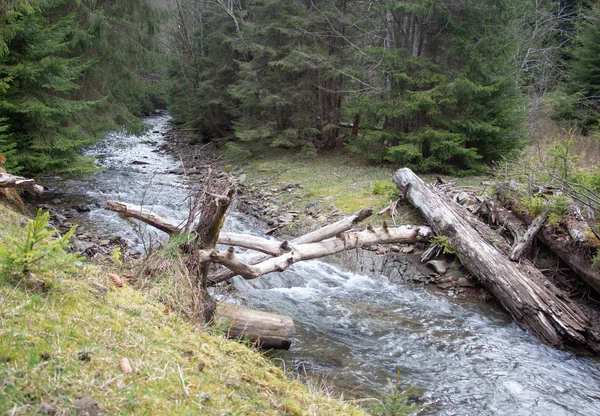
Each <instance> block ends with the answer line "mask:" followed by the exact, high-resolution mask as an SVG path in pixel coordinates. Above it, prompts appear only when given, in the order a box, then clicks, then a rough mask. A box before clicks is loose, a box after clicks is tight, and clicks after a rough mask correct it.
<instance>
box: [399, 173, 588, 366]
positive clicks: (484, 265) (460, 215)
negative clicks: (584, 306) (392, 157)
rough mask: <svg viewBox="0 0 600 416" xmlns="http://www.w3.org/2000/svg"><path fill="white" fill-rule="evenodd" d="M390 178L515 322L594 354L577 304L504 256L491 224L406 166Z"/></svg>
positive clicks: (554, 342) (527, 266) (553, 342)
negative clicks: (449, 200)
mask: <svg viewBox="0 0 600 416" xmlns="http://www.w3.org/2000/svg"><path fill="white" fill-rule="evenodd" d="M393 181H394V183H395V184H396V186H397V187H398V189H400V191H401V192H402V193H403V194H404V195H406V197H407V199H408V200H409V201H410V202H411V203H412V204H413V205H414V206H415V207H417V208H418V209H419V210H420V211H421V213H422V214H423V216H424V217H425V219H426V220H427V221H428V222H429V224H430V225H431V227H432V228H433V230H434V231H435V232H436V233H438V234H440V235H446V236H448V237H449V238H450V242H451V245H452V248H453V249H454V250H455V252H456V255H457V256H458V258H459V260H460V261H461V262H462V264H463V265H464V266H465V267H466V268H467V269H468V270H469V271H470V272H471V273H472V274H473V275H474V276H476V277H477V278H478V279H479V281H480V282H481V283H482V284H483V285H484V286H485V287H487V288H488V290H490V292H492V294H493V295H494V296H495V297H496V298H497V299H498V300H499V301H500V302H501V303H502V305H503V306H504V308H505V309H506V310H507V311H508V312H509V313H510V314H511V315H512V317H513V318H514V319H515V321H516V322H517V323H518V324H519V325H521V326H522V327H524V328H526V329H527V330H529V331H531V333H533V334H534V335H536V336H537V337H538V338H540V339H541V340H542V341H544V342H545V343H547V344H550V345H552V346H555V347H558V348H569V349H573V350H576V351H579V352H583V351H586V352H592V353H595V354H597V353H600V338H599V337H598V335H597V334H596V333H594V332H593V331H592V328H591V327H590V326H589V324H588V322H589V320H588V318H587V317H586V316H585V315H584V314H583V312H581V310H580V309H579V308H578V307H577V305H575V304H574V303H573V302H572V301H571V300H570V299H569V297H568V296H567V295H566V294H565V293H563V292H562V291H560V290H559V289H558V288H557V287H555V286H554V285H553V284H551V283H550V282H549V281H548V280H547V279H545V277H544V275H543V274H542V273H541V272H540V271H539V270H538V269H536V268H535V267H534V266H533V265H532V264H531V263H530V262H529V261H522V262H521V263H515V262H511V261H510V260H508V258H507V257H506V256H507V255H508V252H509V249H510V247H509V246H508V244H506V243H504V242H503V240H502V239H501V238H499V236H498V234H496V233H495V232H494V231H493V230H492V229H491V228H489V227H488V226H487V225H485V224H483V223H481V222H480V221H477V220H476V219H475V218H474V217H473V216H472V214H470V213H469V212H467V211H466V210H465V209H464V208H462V207H461V206H460V205H458V204H456V203H454V202H448V201H446V200H444V199H443V198H441V197H440V196H439V195H437V194H436V193H435V192H433V191H432V189H431V188H429V187H428V186H427V185H425V183H424V182H423V181H422V180H421V179H420V178H419V177H418V176H416V175H415V174H414V173H413V172H412V171H411V170H410V169H407V168H403V169H400V170H398V171H397V172H396V174H395V175H394V177H393Z"/></svg>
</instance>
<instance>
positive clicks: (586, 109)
mask: <svg viewBox="0 0 600 416" xmlns="http://www.w3.org/2000/svg"><path fill="white" fill-rule="evenodd" d="M599 19H600V7H598V6H597V7H594V8H592V9H591V10H590V11H589V12H587V13H586V15H585V16H584V17H583V19H582V20H581V22H580V23H579V24H578V25H577V27H576V36H575V41H576V42H577V47H575V48H574V49H573V53H572V55H573V60H572V63H571V71H570V75H571V79H572V83H571V84H570V85H569V89H570V91H571V93H572V95H571V102H570V103H569V104H571V105H572V106H573V107H574V108H572V109H571V111H568V110H567V111H564V108H563V114H562V115H563V117H564V116H567V117H568V116H571V117H572V118H576V119H578V120H579V122H580V124H581V127H582V128H583V129H584V130H586V131H587V130H588V129H590V128H594V127H595V126H596V125H597V124H598V119H599V116H598V111H599V110H600V25H599V24H598V20H599Z"/></svg>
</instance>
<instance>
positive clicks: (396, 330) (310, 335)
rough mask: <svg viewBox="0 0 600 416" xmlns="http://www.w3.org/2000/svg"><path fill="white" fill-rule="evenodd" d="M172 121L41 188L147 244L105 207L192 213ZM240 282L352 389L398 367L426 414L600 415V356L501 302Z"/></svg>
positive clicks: (117, 138) (298, 281)
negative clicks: (579, 351) (557, 345)
mask: <svg viewBox="0 0 600 416" xmlns="http://www.w3.org/2000/svg"><path fill="white" fill-rule="evenodd" d="M169 120H170V118H169V116H168V115H167V114H165V113H157V114H155V115H153V116H151V117H148V118H146V119H145V123H146V124H147V125H148V127H149V133H147V134H145V135H141V136H131V135H127V134H124V133H118V132H116V133H111V134H109V135H108V137H107V139H106V140H105V141H103V142H102V143H100V144H98V145H97V146H94V147H93V148H90V149H88V150H87V154H89V155H93V156H96V157H97V158H98V159H97V160H98V165H99V166H100V168H101V169H102V171H101V172H100V173H98V174H95V175H92V176H90V177H86V178H81V179H62V178H60V177H51V178H46V181H45V183H43V185H45V186H49V187H50V190H49V195H51V196H52V195H58V196H60V197H61V198H63V199H68V200H69V201H70V202H72V203H77V204H86V205H88V206H89V207H90V208H91V211H90V212H88V213H81V214H80V215H81V216H80V217H79V218H78V222H79V223H83V224H84V225H85V226H87V227H88V228H90V229H93V230H95V231H97V232H101V233H107V234H115V235H119V236H122V237H125V238H128V239H130V240H133V241H136V240H137V244H138V247H139V245H140V243H139V241H140V240H139V233H137V234H136V233H135V232H133V231H132V229H131V226H130V225H129V224H128V223H127V222H125V221H124V220H122V219H120V218H119V217H118V216H117V215H116V214H114V213H111V212H108V211H104V210H103V209H102V208H101V204H102V202H103V201H105V200H107V199H119V200H122V201H125V202H130V203H134V204H144V205H146V206H150V207H151V208H152V210H154V211H155V212H157V213H159V214H161V215H164V216H166V217H171V218H175V219H180V220H181V219H184V218H185V217H186V203H185V199H186V196H187V191H186V189H187V188H186V185H185V184H184V182H183V180H182V177H181V176H179V175H176V174H170V173H167V172H169V171H170V170H172V169H173V168H174V167H176V166H177V165H178V162H177V161H176V160H175V159H174V158H173V157H172V156H170V155H168V154H165V153H164V152H159V151H157V149H158V147H159V146H160V145H161V144H162V143H163V142H164V133H166V132H167V131H168V130H169V128H170V125H169ZM132 162H135V163H132ZM139 162H143V163H147V164H140V163H139ZM225 227H226V228H227V229H228V230H231V231H243V232H247V233H253V234H257V235H262V231H263V230H264V228H265V227H263V225H262V224H260V223H258V222H257V221H256V220H253V219H252V218H251V217H249V216H246V215H244V214H241V213H238V212H235V211H234V212H233V213H232V214H231V215H230V218H229V220H228V222H227V223H226V226H225ZM145 232H146V234H145V235H146V236H147V235H148V232H149V230H146V231H145ZM157 233H158V234H160V232H157ZM338 263H339V261H338ZM235 286H236V287H237V289H238V293H237V294H236V295H235V300H236V301H237V302H239V303H242V304H245V305H248V306H250V307H254V308H257V309H262V310H266V311H270V312H275V313H280V314H284V315H289V316H291V317H292V318H293V319H294V321H295V324H296V335H295V337H294V342H293V344H292V347H291V349H290V351H287V352H284V353H281V354H279V355H278V357H279V358H280V359H281V360H283V362H284V363H285V364H286V366H287V367H288V368H294V367H295V368H296V369H297V370H298V369H299V370H301V371H303V372H304V371H306V372H307V373H309V374H313V375H314V374H318V375H321V376H322V377H324V378H325V379H326V382H327V383H330V384H332V385H334V386H335V387H336V388H337V389H340V390H343V391H345V392H346V396H348V395H350V396H352V395H358V396H360V395H362V394H372V392H373V391H375V390H379V391H381V390H384V389H385V388H386V387H387V385H388V381H389V380H390V379H393V378H395V376H396V372H397V368H398V367H400V369H401V380H402V383H403V385H411V386H414V387H415V389H416V391H418V392H419V394H420V395H421V396H422V397H423V398H424V399H425V401H427V402H430V403H435V404H434V405H432V406H431V407H430V408H429V409H428V411H427V412H428V413H433V414H439V415H585V416H591V415H600V362H599V361H598V360H597V359H591V358H582V357H578V356H575V355H573V354H571V353H567V352H564V351H559V350H556V349H554V348H550V347H548V346H545V345H543V344H542V343H540V342H539V341H538V340H537V339H535V338H534V337H532V336H530V335H529V334H527V333H526V332H524V331H523V330H521V329H520V328H518V327H517V325H515V324H514V323H513V322H512V320H511V318H510V316H508V315H507V314H506V313H505V312H503V311H502V310H501V309H500V308H499V307H498V306H497V305H490V304H486V303H483V302H478V301H476V300H458V299H453V298H451V297H448V296H447V295H446V294H445V293H442V292H439V291H437V290H435V289H429V288H426V287H423V286H421V285H412V284H403V285H396V284H393V283H390V281H389V280H388V279H387V278H386V277H385V276H374V275H371V276H368V275H361V274H355V273H352V272H349V271H345V270H344V268H343V267H340V266H338V265H335V264H333V263H331V262H326V261H309V262H305V263H299V264H296V265H294V266H293V267H292V268H291V269H289V270H287V271H285V272H283V273H274V274H272V275H269V276H265V277H262V278H260V279H257V280H254V281H244V280H241V279H239V280H236V281H235Z"/></svg>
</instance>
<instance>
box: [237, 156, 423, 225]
mask: <svg viewBox="0 0 600 416" xmlns="http://www.w3.org/2000/svg"><path fill="white" fill-rule="evenodd" d="M252 153H253V155H254V156H252V157H250V158H246V159H244V161H243V162H242V164H241V165H240V160H239V159H238V160H233V159H229V161H230V162H231V163H232V164H235V165H236V166H241V167H242V168H243V169H244V172H245V173H246V174H247V176H248V179H247V183H248V185H250V186H253V185H254V186H260V187H262V188H264V189H268V188H269V187H271V186H275V185H276V184H277V183H281V182H287V183H292V184H301V185H302V186H303V188H302V189H299V190H298V193H299V194H300V198H296V195H297V194H296V195H295V194H293V193H287V194H286V193H285V192H283V193H282V194H281V195H280V197H281V198H282V199H283V202H284V203H290V204H291V208H290V210H296V211H304V209H305V208H306V206H307V205H308V204H310V203H311V202H312V201H316V200H324V199H325V201H324V203H323V205H324V207H328V206H329V205H331V204H333V205H335V207H336V208H337V209H339V210H340V211H342V212H344V213H346V214H352V213H354V212H356V211H358V210H360V209H362V208H366V207H372V208H374V209H375V211H376V212H377V211H379V210H380V209H382V208H384V207H385V206H386V205H387V204H388V203H389V201H390V199H389V197H388V196H387V194H381V193H374V192H373V186H374V184H375V183H385V184H388V185H389V186H390V187H393V186H394V185H393V183H392V181H391V178H392V175H393V174H394V171H395V169H393V168H392V167H381V166H372V165H368V164H367V163H365V162H364V161H362V160H360V159H359V158H358V157H354V156H352V155H349V154H347V153H346V152H337V153H329V154H326V155H319V156H314V157H312V156H311V157H307V156H304V155H302V154H293V153H291V152H289V151H285V150H281V149H272V148H268V149H262V150H257V149H254V151H253V152H252ZM403 206H404V208H401V213H402V214H403V215H406V216H407V220H416V219H418V218H419V217H418V214H416V212H415V211H414V210H412V209H411V208H410V207H409V206H408V205H403ZM381 219H387V220H389V216H387V217H383V218H381V217H378V218H375V219H372V220H371V221H373V222H380V221H381Z"/></svg>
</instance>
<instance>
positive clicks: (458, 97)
mask: <svg viewBox="0 0 600 416" xmlns="http://www.w3.org/2000/svg"><path fill="white" fill-rule="evenodd" d="M519 4H520V2H516V0H503V1H501V2H497V1H491V0H489V1H485V2H483V3H482V2H476V1H475V0H465V1H461V2H458V3H456V2H452V1H431V0H418V1H412V2H405V1H398V0H386V1H382V2H377V3H376V4H365V3H362V2H357V1H350V0H321V1H312V2H298V1H293V0H281V1H275V0H263V1H250V2H244V3H241V2H236V1H234V2H221V1H216V2H209V3H205V4H204V6H201V5H197V6H196V7H195V8H194V7H193V6H191V5H193V3H189V4H188V3H186V2H181V3H180V6H179V15H178V16H177V21H178V24H179V26H180V27H181V30H180V31H179V32H178V33H177V34H176V37H175V39H174V40H175V45H176V46H177V51H178V55H177V56H175V59H174V61H173V64H172V69H171V76H172V79H173V81H174V82H172V87H171V92H170V97H171V100H170V108H171V111H172V112H173V113H174V115H175V117H176V118H177V119H178V120H179V121H181V122H184V123H187V124H188V125H190V126H192V127H194V128H196V129H198V130H199V132H200V134H201V136H202V137H203V138H204V139H212V138H222V137H227V138H229V139H231V138H232V137H235V138H236V139H238V140H241V141H253V142H257V141H258V142H261V143H263V144H264V145H270V146H274V147H283V148H295V149H300V148H302V147H306V145H310V146H311V147H313V148H317V149H331V148H339V147H341V146H342V145H343V144H344V142H346V143H347V145H348V147H349V148H350V149H351V150H353V151H356V152H357V153H360V154H361V155H363V156H365V157H366V158H368V159H369V160H371V161H374V162H378V163H382V162H393V163H401V164H404V165H407V166H411V167H413V168H416V169H418V170H422V171H441V172H451V171H463V172H465V171H466V172H468V171H473V170H476V169H477V168H478V167H479V166H481V164H482V163H483V162H488V161H492V160H496V159H498V158H500V157H501V156H505V155H509V154H510V153H511V152H513V151H515V150H518V149H520V148H521V147H522V146H523V144H524V141H523V131H522V116H521V114H522V111H521V110H520V109H519V107H518V104H519V101H520V100H521V93H520V91H519V89H518V81H517V79H516V71H514V66H513V65H514V62H513V61H514V59H512V58H513V57H512V55H511V54H513V53H516V52H515V51H516V46H515V45H514V42H513V38H512V37H511V36H509V35H510V31H511V29H512V28H513V27H514V24H512V22H514V21H515V19H516V18H517V17H518V16H519V13H521V12H522V11H523V10H524V7H525V6H519ZM230 6H231V7H230ZM191 10H194V11H195V14H193V13H190V11H191ZM198 14H199V15H200V16H201V17H200V18H198V19H196V21H195V22H196V24H193V22H191V21H190V20H189V19H187V18H186V16H189V15H195V16H197V15H198ZM190 39H191V40H190ZM344 114H345V115H346V116H347V117H348V118H349V119H350V120H352V119H354V120H355V123H354V124H355V128H354V129H353V132H352V134H350V135H346V134H343V132H342V130H341V128H342V127H343V126H342V124H344V123H343V121H344V120H343V116H344ZM359 122H360V125H359ZM345 124H346V126H347V125H348V124H349V123H345Z"/></svg>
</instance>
